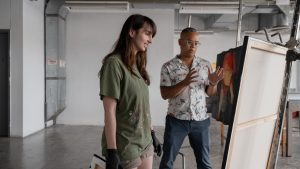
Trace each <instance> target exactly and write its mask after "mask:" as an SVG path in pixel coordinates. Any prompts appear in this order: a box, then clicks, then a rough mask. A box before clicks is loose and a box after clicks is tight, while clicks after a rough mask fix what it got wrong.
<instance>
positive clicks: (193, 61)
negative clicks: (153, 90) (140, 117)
mask: <svg viewBox="0 0 300 169" xmlns="http://www.w3.org/2000/svg"><path fill="white" fill-rule="evenodd" d="M178 42H179V45H180V54H179V55H177V56H175V58H173V59H171V60H170V61H168V62H167V63H165V64H164V65H163V66H162V69H161V82H160V90H161V95H162V97H163V99H168V100H169V106H168V113H167V114H168V115H167V116H166V127H165V134H164V145H163V157H162V160H161V163H160V169H172V168H173V162H174V160H175V159H176V156H177V154H178V152H179V149H180V147H181V145H182V143H183V141H184V139H185V137H186V136H188V137H189V140H190V144H191V147H192V148H193V150H194V154H195V157H196V161H197V168H198V169H211V164H210V160H209V150H210V144H209V142H210V141H209V125H210V119H209V116H208V115H207V110H206V101H205V98H206V94H207V95H209V96H212V95H214V94H215V93H216V90H217V88H216V85H217V84H218V82H219V81H220V80H221V79H222V78H223V69H222V68H221V69H220V68H218V69H217V70H216V71H215V72H212V68H211V65H210V63H209V62H208V61H206V60H204V59H202V58H200V57H197V56H195V53H196V50H197V47H198V46H199V44H200V43H199V34H198V32H197V30H196V29H194V28H185V29H184V30H182V32H181V34H180V39H179V40H178Z"/></svg>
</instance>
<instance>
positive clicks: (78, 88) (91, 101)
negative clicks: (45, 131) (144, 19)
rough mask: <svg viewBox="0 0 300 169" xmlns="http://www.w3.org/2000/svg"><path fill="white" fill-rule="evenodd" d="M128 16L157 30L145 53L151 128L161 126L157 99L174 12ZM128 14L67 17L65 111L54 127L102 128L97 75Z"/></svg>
mask: <svg viewBox="0 0 300 169" xmlns="http://www.w3.org/2000/svg"><path fill="white" fill-rule="evenodd" d="M130 13H141V14H145V15H147V16H149V17H151V18H152V19H153V20H154V21H155V23H156V24H157V27H158V32H157V35H156V36H155V38H154V40H153V44H152V45H151V46H150V49H149V51H148V59H149V62H148V71H149V73H150V78H151V80H152V84H151V86H150V104H151V113H152V118H153V124H154V125H163V124H164V120H165V115H166V110H167V101H163V100H162V99H161V97H160V92H159V78H160V77H159V74H160V73H159V72H160V67H161V65H162V64H163V62H165V61H167V60H168V59H170V58H171V57H172V55H173V52H172V51H173V30H174V11H173V10H134V11H131V12H130ZM130 13H70V14H69V15H68V16H67V22H66V24H67V25H66V32H67V34H66V63H67V65H66V70H67V96H66V106H67V108H66V110H65V111H64V112H63V113H62V114H61V115H60V116H59V117H58V120H57V123H61V124H92V125H103V124H104V120H103V117H104V112H103V107H102V102H101V101H100V99H99V95H98V94H99V79H98V77H97V73H98V71H99V69H100V67H101V65H102V63H101V61H102V59H103V57H104V56H105V55H106V54H108V52H109V51H110V50H111V48H112V45H113V44H114V42H115V41H116V40H117V38H118V36H119V33H120V31H121V28H122V25H123V23H124V22H125V20H126V18H127V17H128V16H129V15H130Z"/></svg>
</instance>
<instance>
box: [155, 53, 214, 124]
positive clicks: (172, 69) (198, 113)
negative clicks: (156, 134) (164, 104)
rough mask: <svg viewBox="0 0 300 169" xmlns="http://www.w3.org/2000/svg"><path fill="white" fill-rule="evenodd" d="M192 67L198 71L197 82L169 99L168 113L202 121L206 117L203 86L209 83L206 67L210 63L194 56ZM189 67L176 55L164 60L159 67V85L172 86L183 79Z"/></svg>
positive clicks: (183, 118)
mask: <svg viewBox="0 0 300 169" xmlns="http://www.w3.org/2000/svg"><path fill="white" fill-rule="evenodd" d="M192 68H194V69H195V70H196V71H197V72H198V75H199V76H198V78H197V82H193V83H191V84H190V85H189V87H186V88H185V89H184V91H183V92H182V93H180V94H179V95H178V96H176V97H174V98H171V99H169V106H168V114H170V115H172V116H174V117H175V118H177V119H180V120H196V121H202V120H205V119H207V118H208V117H209V116H208V115H207V113H206V112H207V109H206V97H207V95H206V93H205V87H206V86H207V85H208V84H209V81H208V69H210V70H212V68H211V65H210V63H209V62H208V61H207V60H204V59H202V58H200V57H196V56H195V57H194V60H193V63H192ZM188 72H189V68H188V67H187V66H186V65H185V64H184V63H183V62H182V61H181V60H180V59H179V57H178V55H177V56H176V57H175V58H173V59H171V60H170V61H168V62H166V63H165V64H164V65H163V66H162V68H161V79H160V86H173V85H176V84H177V83H179V82H181V81H182V80H184V79H185V77H186V75H187V74H188Z"/></svg>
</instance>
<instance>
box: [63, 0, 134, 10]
mask: <svg viewBox="0 0 300 169" xmlns="http://www.w3.org/2000/svg"><path fill="white" fill-rule="evenodd" d="M65 6H66V7H68V8H69V9H70V11H71V12H128V11H129V2H127V1H66V2H65Z"/></svg>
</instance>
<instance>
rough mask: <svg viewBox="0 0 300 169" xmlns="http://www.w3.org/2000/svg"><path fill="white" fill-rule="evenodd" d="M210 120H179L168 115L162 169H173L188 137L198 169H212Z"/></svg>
mask: <svg viewBox="0 0 300 169" xmlns="http://www.w3.org/2000/svg"><path fill="white" fill-rule="evenodd" d="M209 125H210V119H209V118H208V119H206V120H203V121H194V120H179V119H176V118H175V117H172V116H170V115H167V117H166V128H165V134H164V145H163V156H162V159H161V162H160V166H159V168H160V169H173V163H174V161H175V159H176V156H177V154H178V152H179V149H180V147H181V145H182V143H183V141H184V138H185V137H186V136H188V137H189V141H190V145H191V147H192V149H193V150H194V154H195V157H196V161H197V169H211V168H212V167H211V164H210V159H209V151H210V139H209Z"/></svg>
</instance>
